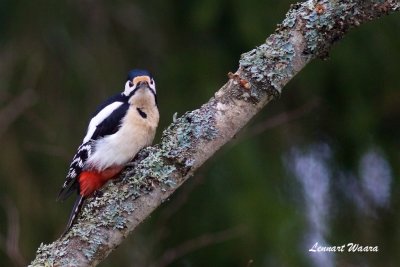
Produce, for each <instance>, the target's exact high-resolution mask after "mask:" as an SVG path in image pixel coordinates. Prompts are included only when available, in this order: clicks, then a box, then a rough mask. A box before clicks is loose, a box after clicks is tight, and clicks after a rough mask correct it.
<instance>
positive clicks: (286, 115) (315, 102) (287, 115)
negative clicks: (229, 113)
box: [239, 98, 321, 139]
mask: <svg viewBox="0 0 400 267" xmlns="http://www.w3.org/2000/svg"><path fill="white" fill-rule="evenodd" d="M320 103H321V101H320V99H319V98H315V99H312V100H310V101H308V102H307V103H305V104H304V105H302V106H301V107H298V108H296V109H294V110H291V111H288V112H282V113H280V114H278V115H276V116H274V117H272V118H268V119H266V120H264V121H262V122H260V123H259V124H257V125H255V126H253V127H252V128H250V129H249V130H248V131H246V132H245V133H244V134H243V135H244V136H243V137H244V138H249V137H253V136H256V135H259V134H261V133H263V132H265V131H266V130H269V129H271V128H274V127H278V126H280V125H283V124H285V123H288V122H290V121H293V120H297V119H299V118H301V117H303V116H304V115H306V114H307V113H309V112H311V111H312V110H313V109H315V108H316V107H318V106H319V105H320ZM239 139H240V138H239Z"/></svg>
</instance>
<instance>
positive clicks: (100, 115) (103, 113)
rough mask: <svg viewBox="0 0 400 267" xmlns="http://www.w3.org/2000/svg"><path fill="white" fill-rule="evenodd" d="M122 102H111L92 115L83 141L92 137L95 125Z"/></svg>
mask: <svg viewBox="0 0 400 267" xmlns="http://www.w3.org/2000/svg"><path fill="white" fill-rule="evenodd" d="M122 104H123V103H122V102H119V101H118V102H113V103H111V104H110V105H108V106H106V107H105V108H103V109H102V110H101V111H100V112H99V113H97V115H96V116H94V117H93V118H92V119H91V120H90V123H89V127H88V130H87V133H86V136H85V138H84V139H83V143H86V142H88V141H89V140H90V138H92V136H93V134H94V132H95V131H96V128H97V126H98V125H99V124H100V123H102V121H104V120H105V119H106V118H107V117H108V116H110V114H111V113H113V111H114V110H116V109H117V108H119V107H120V106H121V105H122Z"/></svg>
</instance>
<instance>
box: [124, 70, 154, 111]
mask: <svg viewBox="0 0 400 267" xmlns="http://www.w3.org/2000/svg"><path fill="white" fill-rule="evenodd" d="M122 94H123V95H125V96H127V97H128V99H129V103H132V102H134V101H137V100H138V99H145V98H152V99H154V101H155V104H157V98H156V96H157V95H156V83H155V82H154V79H153V77H152V75H151V74H150V72H148V71H147V70H139V69H134V70H131V71H130V72H129V73H128V77H127V80H126V82H125V90H124V92H123V93H122Z"/></svg>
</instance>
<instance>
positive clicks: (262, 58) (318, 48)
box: [31, 0, 400, 266]
mask: <svg viewBox="0 0 400 267" xmlns="http://www.w3.org/2000/svg"><path fill="white" fill-rule="evenodd" d="M399 10H400V3H399V1H395V0H386V1H380V0H375V1H372V0H342V1H338V0H321V1H315V0H309V1H305V2H303V3H298V4H294V5H292V6H291V8H290V10H289V12H288V13H287V14H286V18H285V20H284V21H283V22H282V24H280V25H278V27H277V29H276V31H275V33H274V34H272V35H270V36H269V37H268V38H267V40H266V42H265V43H263V44H262V45H260V46H259V47H257V48H255V49H253V50H251V51H249V52H247V53H244V54H243V55H242V56H241V59H240V61H239V68H238V70H237V71H236V73H234V74H230V75H229V80H228V82H227V83H226V84H225V85H224V86H223V87H222V88H221V89H220V90H219V91H217V92H216V93H215V95H214V97H212V98H211V99H210V100H209V101H208V102H207V103H206V104H204V105H202V106H201V107H200V108H199V109H196V110H194V111H191V112H187V113H185V114H184V115H183V116H181V117H180V118H178V119H176V120H175V121H174V122H173V123H172V124H171V125H170V126H169V127H168V128H167V129H166V130H165V131H164V133H163V136H162V139H161V142H160V144H157V145H155V146H153V147H148V148H146V149H144V150H142V151H141V152H140V153H139V155H138V157H137V159H136V160H135V161H134V162H133V163H132V164H130V166H128V167H127V168H126V170H125V171H124V172H123V174H122V175H121V178H122V179H121V180H119V181H115V182H113V183H111V184H110V185H108V186H106V188H104V189H103V195H102V196H101V197H97V198H91V199H89V200H88V201H87V203H86V205H85V207H84V209H83V211H82V213H81V215H80V216H79V219H78V221H77V223H76V224H75V225H74V226H73V227H72V229H71V230H70V231H69V232H68V233H67V234H66V235H65V236H64V237H61V238H59V239H58V240H56V241H54V242H53V243H51V244H48V245H44V244H41V245H40V247H39V249H38V251H37V255H36V259H35V260H34V261H32V263H31V266H95V265H97V264H98V263H99V262H101V261H102V260H103V259H104V258H106V257H107V255H108V254H109V253H110V252H111V251H112V250H113V249H115V248H116V247H117V246H118V245H119V244H120V243H121V242H122V241H123V239H124V238H125V237H126V236H127V235H128V234H129V233H130V232H132V231H133V230H134V229H135V228H136V226H137V225H138V224H139V223H141V222H142V221H143V220H144V219H145V218H146V217H147V216H148V215H149V214H150V213H151V212H152V211H153V210H154V209H155V208H156V207H157V206H159V205H160V204H161V203H162V202H163V201H164V200H166V199H167V198H168V197H169V196H170V195H171V194H172V193H173V192H174V191H175V190H176V189H177V188H178V187H179V186H180V185H181V184H182V183H183V182H185V181H186V180H187V179H188V178H189V177H190V176H192V175H193V173H194V172H195V171H196V170H197V169H198V168H199V167H200V166H201V165H202V164H203V163H204V162H205V161H206V160H207V159H208V158H210V157H211V156H212V155H213V154H214V153H215V152H216V151H217V150H218V149H219V148H220V147H221V146H222V145H224V144H225V143H227V142H228V141H229V140H231V138H232V137H233V136H234V135H235V134H236V133H237V132H238V131H239V130H240V129H241V128H242V127H243V126H244V125H245V124H246V123H247V122H248V121H249V120H250V119H251V118H252V117H253V116H254V115H255V114H256V113H257V112H259V111H260V110H261V109H262V108H263V107H264V106H265V105H266V104H267V103H268V102H269V101H271V100H272V99H274V98H275V97H276V96H278V95H280V93H281V89H282V87H283V86H284V85H286V84H287V83H288V82H289V80H290V79H291V78H293V76H294V75H296V74H297V73H298V72H299V71H300V70H301V69H302V68H303V67H304V66H305V65H306V64H307V63H308V62H310V60H312V59H314V58H321V57H322V58H324V57H326V55H327V53H328V51H329V50H330V49H331V47H332V45H333V44H334V43H335V42H336V41H337V40H339V39H341V38H342V37H343V36H344V35H345V34H346V33H347V32H348V30H349V29H351V28H354V27H357V26H359V25H360V24H362V23H364V22H367V21H370V20H373V19H376V18H378V17H380V16H383V15H387V14H389V13H392V12H395V11H399Z"/></svg>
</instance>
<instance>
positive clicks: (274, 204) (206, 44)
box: [0, 0, 400, 267]
mask: <svg viewBox="0 0 400 267" xmlns="http://www.w3.org/2000/svg"><path fill="white" fill-rule="evenodd" d="M292 3H294V1H286V0H285V1H277V0H268V1H261V0H249V1H236V0H234V1H224V0H218V1H216V0H203V1H200V0H193V1H181V0H175V1H152V0H147V1H135V2H133V1H126V0H117V1H91V0H85V1H77V0H65V1H50V0H37V1H11V0H1V1H0V140H1V141H0V142H1V146H2V150H1V151H2V153H1V154H0V177H1V179H0V200H1V205H0V225H1V228H0V266H23V265H26V264H27V263H29V262H30V261H31V260H32V259H33V257H34V254H35V251H36V249H37V247H38V246H39V244H40V243H41V242H44V243H49V242H51V241H53V240H54V239H56V238H57V237H59V235H60V234H61V232H62V230H63V228H64V226H65V224H66V221H67V218H68V214H69V212H70V209H71V208H72V200H70V201H69V202H66V203H57V202H56V201H55V197H56V195H57V193H58V190H59V188H60V186H61V184H62V183H63V180H64V177H65V175H66V172H67V168H68V165H69V163H70V160H71V158H72V156H73V154H74V153H75V150H76V148H77V147H78V145H79V144H80V142H81V140H82V138H83V136H84V135H85V131H86V127H87V124H88V119H89V116H90V115H91V112H93V111H94V109H95V107H96V106H97V104H98V103H99V102H101V101H102V100H104V99H105V98H107V97H108V96H110V95H111V94H114V93H116V92H119V91H122V89H123V85H124V81H125V77H126V74H127V71H128V70H129V69H131V68H136V67H139V68H146V69H149V70H151V71H152V72H153V74H154V76H155V79H156V82H157V89H158V90H157V92H158V99H159V106H160V112H161V121H160V126H159V131H158V137H157V138H156V140H155V142H158V141H159V136H160V133H161V131H162V130H163V129H164V128H165V127H166V126H167V125H168V124H169V123H171V121H172V116H173V114H174V113H175V112H177V113H178V114H183V113H184V112H185V111H188V110H193V109H195V108H198V107H199V106H200V105H201V104H202V103H204V102H206V101H207V100H208V99H209V98H210V97H211V96H212V95H213V94H214V92H215V91H216V90H217V89H218V88H219V87H221V86H222V85H223V84H224V83H225V82H226V81H227V73H228V72H229V71H233V72H234V71H235V70H236V69H237V67H238V60H239V57H240V54H241V53H243V52H246V51H249V50H251V49H252V48H254V47H255V46H256V45H259V44H261V43H262V42H263V41H264V40H265V38H266V37H267V36H268V35H269V34H270V33H272V32H273V31H274V29H275V25H276V24H277V23H280V22H281V21H282V20H283V19H284V16H285V13H286V11H287V10H288V8H289V5H290V4H292ZM399 61H400V17H399V15H392V16H390V17H386V18H383V19H380V20H378V21H375V22H372V23H368V24H367V25H363V26H362V27H360V28H359V29H356V30H354V31H352V32H351V33H350V34H348V35H347V36H346V38H345V39H344V40H342V41H340V43H338V44H337V45H336V46H335V48H334V49H333V50H332V51H331V54H330V57H329V59H328V60H326V61H321V60H316V61H314V62H312V63H311V64H309V66H307V67H306V68H305V69H304V70H303V71H302V72H300V73H299V75H297V76H296V77H295V78H294V79H293V80H292V81H291V82H290V83H289V84H288V85H287V86H286V87H285V88H284V91H283V94H282V96H281V97H280V98H279V99H277V100H276V101H273V102H272V103H270V104H269V105H268V106H267V107H266V108H265V110H263V111H262V112H261V113H260V114H259V115H258V116H257V118H255V119H254V120H253V121H252V122H251V123H250V124H249V125H248V126H247V127H246V128H245V129H243V131H242V132H241V133H240V134H239V135H238V136H237V137H236V138H235V140H233V141H232V142H231V143H230V144H228V145H226V146H225V147H224V148H223V149H222V150H221V151H219V152H218V153H217V154H216V155H215V156H214V157H213V158H212V159H210V160H209V161H208V162H207V164H206V165H205V166H203V167H202V168H201V170H199V171H198V172H197V173H196V175H195V176H194V177H193V178H191V179H190V180H189V181H188V182H187V183H186V184H185V185H184V186H182V187H181V188H180V189H179V190H178V191H177V192H176V193H175V194H174V196H173V197H172V198H171V199H170V200H169V201H168V202H166V203H165V204H164V205H162V206H161V207H160V208H159V209H158V210H157V211H156V212H155V213H154V214H153V215H152V216H151V218H149V219H148V220H146V222H144V223H143V224H142V225H141V226H140V227H139V229H137V231H135V232H134V233H133V234H132V235H131V236H130V237H129V238H128V239H127V240H126V241H125V242H124V243H123V244H122V245H121V246H120V247H119V248H118V249H117V250H116V251H115V252H113V253H112V254H111V255H110V257H108V258H107V259H106V260H105V261H104V262H103V263H101V264H100V266H104V267H106V266H132V267H133V266H151V267H162V266H176V267H178V266H185V267H186V266H187V267H189V266H238V267H246V266H251V267H253V266H327V267H329V266H398V262H400V253H398V252H399V247H400V230H399V227H398V225H399V224H400V212H399V209H400V194H399V193H400V184H399V182H400V181H399V178H400V152H399V151H400V150H399V148H400V141H399V140H400V139H399V136H400V82H399V74H400V72H399V71H400V67H399ZM315 242H318V243H319V244H320V245H325V246H334V245H337V246H339V245H343V244H347V243H358V244H360V245H364V246H365V245H367V246H379V252H377V253H352V252H344V253H311V252H309V251H308V250H309V249H310V248H311V246H312V245H313V244H315Z"/></svg>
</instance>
